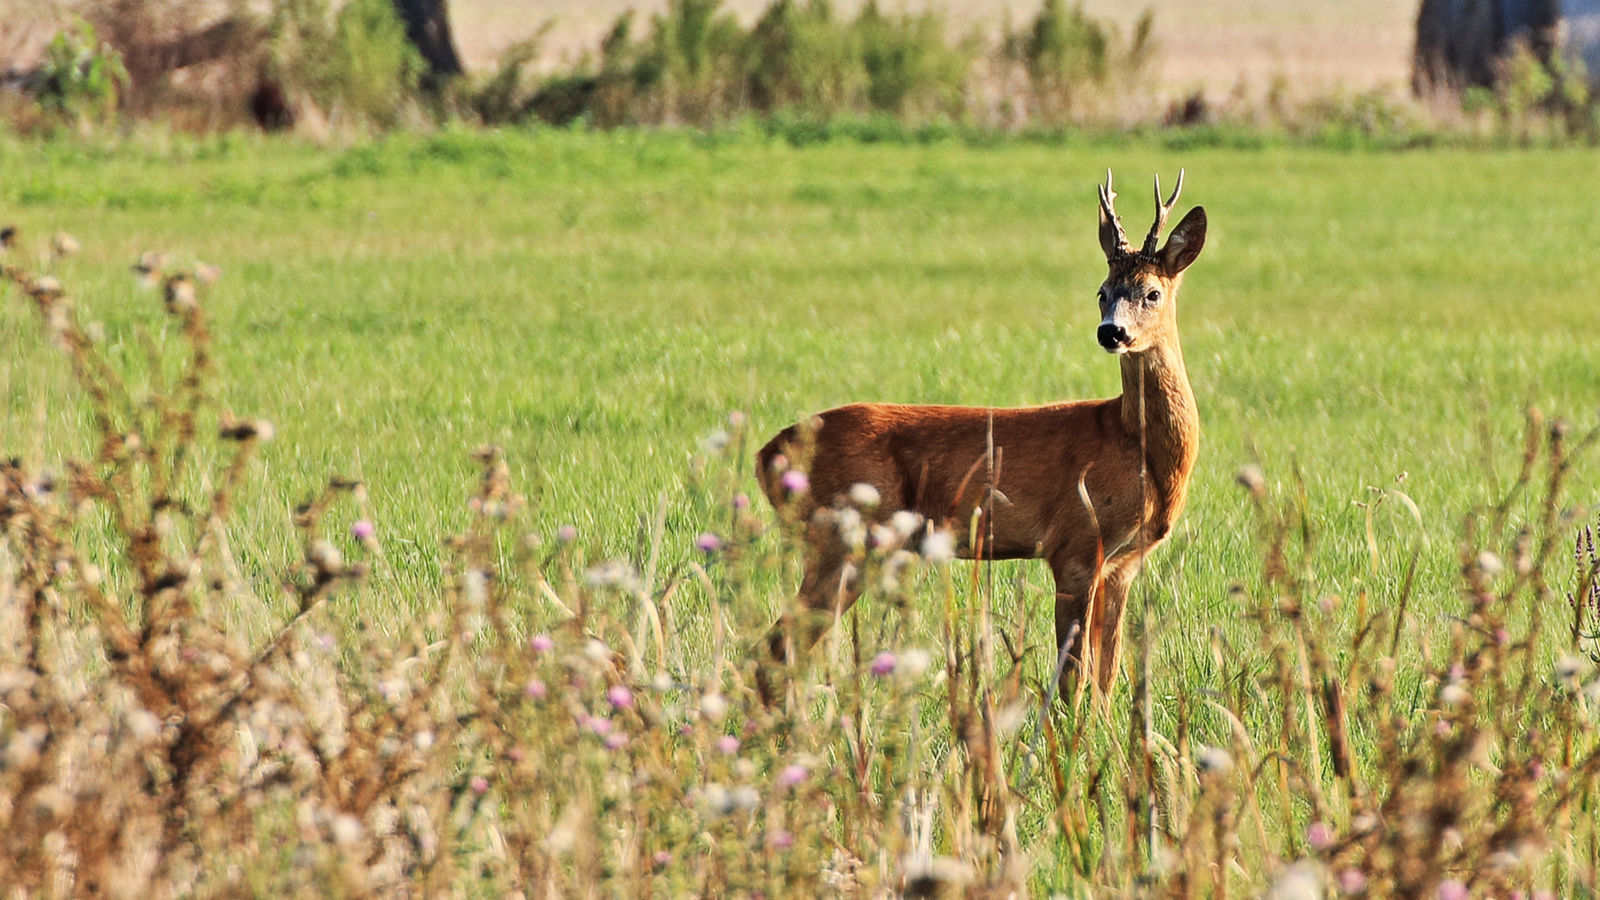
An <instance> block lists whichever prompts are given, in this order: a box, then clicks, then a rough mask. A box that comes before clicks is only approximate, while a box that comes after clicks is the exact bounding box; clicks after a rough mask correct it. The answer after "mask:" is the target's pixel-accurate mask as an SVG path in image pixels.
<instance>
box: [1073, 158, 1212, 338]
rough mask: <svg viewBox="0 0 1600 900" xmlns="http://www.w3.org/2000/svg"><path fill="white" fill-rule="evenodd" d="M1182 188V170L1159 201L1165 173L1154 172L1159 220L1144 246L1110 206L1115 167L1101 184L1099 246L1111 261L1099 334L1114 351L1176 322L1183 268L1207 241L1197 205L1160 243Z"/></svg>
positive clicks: (1103, 288) (1103, 291)
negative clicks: (1124, 228) (1136, 242)
mask: <svg viewBox="0 0 1600 900" xmlns="http://www.w3.org/2000/svg"><path fill="white" fill-rule="evenodd" d="M1182 190H1183V172H1182V171H1179V172H1178V184H1177V186H1175V187H1174V188H1173V189H1172V196H1170V197H1168V198H1167V202H1165V203H1162V202H1161V178H1160V176H1157V177H1156V221H1155V224H1154V225H1151V226H1150V234H1149V235H1148V236H1147V237H1146V238H1145V239H1144V246H1143V247H1141V248H1139V249H1137V250H1135V249H1134V247H1133V245H1132V244H1129V243H1128V236H1127V235H1126V234H1125V233H1123V231H1122V222H1121V221H1120V220H1119V219H1118V218H1117V211H1116V209H1115V208H1114V207H1113V206H1112V202H1113V201H1114V200H1116V198H1117V194H1116V192H1115V191H1113V190H1112V189H1111V171H1110V170H1109V169H1107V170H1106V183H1105V184H1104V185H1101V187H1100V247H1101V249H1103V250H1105V252H1106V265H1107V266H1109V267H1110V272H1109V274H1107V275H1106V280H1105V283H1104V284H1102V285H1100V316H1101V319H1100V329H1099V331H1098V332H1097V333H1096V335H1095V336H1096V337H1097V338H1098V339H1099V341H1100V346H1102V347H1104V348H1106V351H1107V352H1110V353H1117V354H1122V353H1138V352H1140V351H1141V350H1146V349H1148V348H1149V347H1150V346H1151V345H1152V344H1155V343H1158V342H1159V341H1161V340H1162V339H1164V338H1165V337H1167V336H1168V335H1169V334H1171V333H1174V332H1175V331H1176V329H1177V327H1178V320H1177V307H1176V304H1175V303H1174V301H1175V300H1176V299H1177V294H1178V285H1179V284H1180V283H1181V282H1182V280H1183V270H1184V269H1187V268H1189V264H1190V263H1193V262H1194V261H1195V259H1196V258H1198V257H1199V256H1200V248H1202V247H1204V246H1205V243H1206V211H1205V209H1204V207H1199V206H1196V207H1195V208H1194V209H1191V210H1189V213H1188V215H1186V216H1184V217H1183V221H1181V222H1179V223H1178V227H1176V228H1174V229H1172V236H1171V237H1169V238H1167V244H1166V246H1165V247H1161V248H1160V249H1159V250H1158V249H1156V245H1157V244H1158V243H1160V240H1161V229H1162V228H1164V227H1165V226H1166V224H1167V215H1168V214H1169V213H1171V212H1172V207H1173V204H1175V203H1177V202H1178V193H1179V192H1180V191H1182Z"/></svg>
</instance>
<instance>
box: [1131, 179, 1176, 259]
mask: <svg viewBox="0 0 1600 900" xmlns="http://www.w3.org/2000/svg"><path fill="white" fill-rule="evenodd" d="M1181 193H1183V170H1182V169H1179V170H1178V183H1177V184H1175V185H1173V186H1172V196H1170V197H1168V198H1167V202H1165V203H1162V202H1161V175H1160V173H1157V174H1156V221H1155V224H1154V225H1151V226H1150V234H1149V235H1148V236H1146V237H1145V239H1144V250H1143V251H1141V252H1142V253H1143V254H1144V255H1145V256H1154V255H1155V253H1156V244H1157V243H1158V242H1159V241H1160V240H1161V229H1163V228H1165V227H1167V216H1168V215H1171V213H1172V207H1173V206H1175V205H1177V203H1178V195H1179V194H1181Z"/></svg>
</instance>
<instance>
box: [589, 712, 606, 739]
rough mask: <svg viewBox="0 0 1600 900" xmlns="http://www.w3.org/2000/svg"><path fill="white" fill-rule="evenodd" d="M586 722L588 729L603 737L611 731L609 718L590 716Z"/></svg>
mask: <svg viewBox="0 0 1600 900" xmlns="http://www.w3.org/2000/svg"><path fill="white" fill-rule="evenodd" d="M587 724H588V726H589V730H590V731H592V732H594V733H595V734H598V735H600V736H601V737H605V736H606V735H608V734H610V733H611V720H610V719H603V718H601V717H599V716H590V717H589V721H588V723H587Z"/></svg>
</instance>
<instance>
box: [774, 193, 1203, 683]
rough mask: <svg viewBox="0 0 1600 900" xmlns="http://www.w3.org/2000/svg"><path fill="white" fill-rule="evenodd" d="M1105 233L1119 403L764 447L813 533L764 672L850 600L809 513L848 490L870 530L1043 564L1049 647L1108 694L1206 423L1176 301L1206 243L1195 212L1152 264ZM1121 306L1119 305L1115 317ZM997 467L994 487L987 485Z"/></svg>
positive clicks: (925, 419) (853, 586) (886, 410)
mask: <svg viewBox="0 0 1600 900" xmlns="http://www.w3.org/2000/svg"><path fill="white" fill-rule="evenodd" d="M1104 218H1105V217H1104V215H1102V219H1104ZM1113 223H1114V214H1113ZM1101 233H1102V241H1103V243H1106V248H1105V249H1106V253H1107V257H1108V259H1107V262H1108V266H1109V273H1108V277H1107V279H1106V282H1105V284H1104V285H1103V286H1102V289H1101V298H1102V300H1101V306H1102V313H1103V314H1106V315H1107V316H1108V319H1107V321H1111V318H1110V317H1111V316H1112V315H1116V316H1118V317H1120V318H1118V319H1117V321H1118V322H1125V323H1126V325H1127V331H1128V334H1129V336H1130V341H1129V343H1128V345H1127V346H1128V352H1126V353H1124V354H1123V355H1122V356H1121V359H1120V363H1121V367H1122V383H1123V393H1122V395H1121V396H1119V397H1114V398H1111V399H1108V400H1083V401H1075V402H1065V403H1052V404H1048V405H1044V406H1028V407H1020V408H1009V409H989V408H985V407H963V406H913V405H899V404H887V403H855V404H851V405H848V406H841V407H838V408H836V409H831V410H828V411H827V412H824V413H822V414H821V415H820V416H818V417H817V418H816V419H815V420H814V421H813V422H812V423H811V426H810V427H811V428H814V429H815V430H814V433H813V434H811V435H809V436H808V435H806V434H805V433H804V430H802V428H801V427H800V426H790V427H789V428H786V429H784V430H783V431H782V432H780V433H779V434H778V435H777V436H776V437H774V438H773V439H772V440H771V441H770V442H768V443H767V445H766V446H765V447H763V448H762V449H761V451H760V454H759V463H760V464H759V466H758V469H757V472H758V475H759V477H760V479H761V483H762V487H763V489H764V490H765V491H766V493H767V496H768V497H769V498H770V499H771V500H772V502H773V504H774V505H775V506H778V507H790V512H792V513H793V514H794V515H795V516H796V517H797V518H798V519H799V520H800V521H804V522H807V523H808V524H807V533H806V543H807V548H808V549H807V557H806V572H805V577H804V580H803V581H802V584H801V587H800V592H799V596H798V598H797V600H798V606H799V610H800V611H801V612H802V616H801V618H800V621H798V622H796V621H794V620H793V619H792V618H791V617H790V616H785V617H784V618H783V619H780V620H779V622H778V623H777V624H776V625H774V626H773V630H772V632H771V633H770V634H769V636H768V638H767V640H766V641H765V643H764V647H765V652H766V653H767V654H768V655H769V657H770V660H771V661H774V662H782V661H784V660H786V659H788V658H789V650H790V649H791V648H790V641H792V642H793V644H794V649H798V650H800V651H801V652H803V651H804V650H806V649H808V648H809V647H810V646H811V645H812V644H813V643H815V641H816V640H817V639H818V638H819V637H821V635H822V634H823V633H824V632H825V631H826V629H827V628H828V627H829V626H830V625H831V623H832V621H833V619H834V618H835V617H836V616H838V615H839V614H842V613H843V612H844V611H845V610H847V609H849V608H850V606H851V605H852V604H853V603H854V602H855V600H856V598H857V597H858V596H859V594H860V585H859V584H858V583H857V579H856V578H855V577H854V569H853V567H852V566H851V565H850V552H849V549H848V548H847V547H846V546H845V544H844V543H843V542H842V541H841V540H839V537H838V533H837V528H836V526H835V524H834V523H835V522H836V517H830V516H827V515H820V516H819V515H816V513H817V512H818V511H819V510H826V509H830V508H834V507H837V506H842V505H844V504H845V503H846V502H847V498H848V494H849V492H850V489H851V487H852V486H853V485H855V484H858V483H864V484H869V485H871V486H872V487H874V488H876V489H877V490H878V493H879V495H880V498H881V499H880V503H879V505H878V506H877V508H876V509H875V510H873V511H871V515H872V516H873V517H874V518H875V519H877V520H880V521H881V520H886V519H887V518H888V517H889V516H891V515H892V514H893V513H894V512H896V511H897V510H902V509H904V510H911V511H913V512H916V513H919V514H921V515H922V516H923V517H925V518H926V519H928V520H929V521H930V522H932V523H934V524H944V523H948V524H949V525H951V526H953V527H952V530H953V531H954V532H955V534H956V535H957V537H958V541H957V545H958V554H959V555H960V556H962V557H963V558H967V559H971V558H974V557H975V556H976V555H977V551H978V550H979V549H981V555H982V558H983V559H1028V558H1042V559H1044V560H1046V561H1047V563H1048V564H1049V566H1050V569H1051V572H1052V573H1053V574H1054V576H1055V581H1056V614H1055V618H1056V637H1057V645H1058V647H1059V646H1061V645H1062V644H1063V643H1064V642H1065V641H1067V639H1068V638H1069V637H1072V638H1073V647H1072V651H1071V657H1072V659H1073V661H1074V663H1075V664H1076V665H1077V666H1081V667H1082V668H1083V669H1085V670H1086V671H1087V672H1090V673H1092V674H1093V675H1094V676H1095V678H1094V680H1095V681H1096V682H1097V683H1098V685H1099V686H1100V688H1101V689H1102V690H1103V691H1108V690H1109V689H1110V688H1111V686H1112V685H1113V683H1114V682H1115V679H1116V674H1117V666H1118V655H1119V648H1120V642H1121V635H1122V618H1123V612H1124V605H1125V600H1126V598H1127V594H1128V587H1129V585H1130V583H1131V582H1132V580H1133V576H1134V575H1135V574H1136V573H1137V572H1138V570H1139V565H1140V563H1141V562H1142V561H1143V559H1144V557H1145V555H1146V554H1148V553H1149V552H1150V551H1151V550H1152V549H1154V548H1155V546H1157V545H1158V544H1159V543H1160V542H1161V541H1162V540H1163V539H1164V538H1165V537H1166V536H1167V535H1168V534H1169V533H1170V531H1171V529H1172V526H1173V524H1174V522H1176V521H1177V518H1178V514H1179V513H1180V512H1181V511H1182V510H1183V505H1184V499H1185V497H1186V495H1187V492H1188V485H1189V474H1190V472H1191V471H1192V469H1193V467H1194V461H1195V456H1196V453H1197V451H1198V447H1199V437H1200V421H1199V416H1198V413H1197V412H1196V409H1195V404H1194V395H1193V393H1192V392H1191V391H1190V388H1189V380H1188V376H1187V374H1186V372H1185V371H1184V366H1183V354H1182V351H1181V349H1180V347H1179V344H1178V330H1177V319H1176V310H1175V304H1174V302H1173V299H1174V298H1175V295H1176V293H1177V290H1178V288H1179V286H1180V283H1181V279H1182V272H1183V269H1184V268H1186V267H1187V266H1188V264H1189V263H1191V262H1193V260H1194V258H1195V257H1196V256H1198V255H1199V251H1200V247H1201V246H1202V245H1203V243H1204V237H1205V213H1204V211H1203V210H1200V209H1198V208H1196V209H1194V210H1191V211H1190V213H1189V215H1188V216H1186V217H1185V219H1184V221H1183V223H1181V224H1180V225H1179V226H1178V228H1176V229H1174V232H1173V237H1172V239H1171V240H1169V242H1168V244H1167V246H1166V247H1165V248H1163V250H1162V251H1161V252H1160V253H1157V254H1154V256H1153V257H1147V256H1144V255H1143V254H1142V253H1134V252H1133V251H1132V250H1131V248H1129V247H1128V246H1127V244H1126V242H1125V241H1123V240H1119V238H1120V236H1121V231H1120V227H1118V228H1117V229H1116V230H1115V232H1114V233H1110V234H1109V236H1108V230H1107V226H1106V223H1104V222H1103V223H1102V232H1101ZM1150 290H1159V291H1161V292H1162V294H1163V295H1164V300H1165V302H1159V303H1150V304H1145V303H1144V302H1143V298H1147V297H1148V295H1149V291H1150ZM1126 297H1133V298H1136V299H1135V300H1134V301H1129V300H1126V299H1125V298H1126ZM1117 302H1123V303H1125V304H1126V306H1125V307H1121V308H1114V307H1115V304H1116V303H1117ZM1108 310H1109V311H1108ZM1141 378H1142V380H1143V385H1144V404H1143V406H1144V410H1143V415H1144V421H1145V428H1144V431H1143V445H1144V447H1145V453H1144V455H1143V460H1142V462H1143V465H1141V453H1140V446H1141V433H1140V409H1139V407H1140V403H1139V387H1140V382H1141ZM991 417H992V423H993V447H994V457H993V462H992V463H991V462H990V457H989V449H988V448H989V446H990V436H989V435H990V423H991ZM805 430H810V429H809V428H808V429H805ZM807 453H809V455H810V489H809V490H808V491H807V492H805V493H802V494H800V495H798V496H795V497H789V496H787V492H786V491H785V489H784V488H783V486H782V484H781V480H780V476H781V474H782V473H781V471H780V470H779V468H777V467H776V466H775V463H782V462H783V461H782V460H779V459H778V457H779V455H780V454H784V455H785V456H786V458H787V459H789V460H797V459H799V458H801V457H804V456H805V454H807ZM991 466H992V470H993V472H994V474H995V475H996V476H997V477H991V474H990V472H991ZM991 480H993V481H994V482H995V483H994V485H993V487H994V489H995V494H994V495H993V499H992V501H991V499H990V494H989V488H990V481H991ZM1080 481H1081V482H1082V485H1083V492H1086V493H1087V496H1088V500H1089V503H1090V504H1092V510H1091V509H1090V507H1089V506H1086V505H1085V503H1084V500H1083V496H1082V494H1081V493H1080V488H1079V483H1080ZM979 507H982V508H984V509H985V511H986V514H989V515H992V517H993V518H992V523H991V522H990V521H989V520H987V519H985V520H984V521H983V523H982V527H981V529H980V533H981V534H983V535H984V536H985V539H986V537H987V535H988V534H990V533H992V534H993V540H992V544H990V545H988V546H982V547H981V548H974V547H972V546H968V541H967V540H966V535H967V534H968V533H969V530H968V523H969V522H970V519H971V516H972V515H973V511H974V509H975V508H979ZM991 509H992V512H989V510H991ZM1141 522H1142V523H1143V525H1144V528H1143V532H1142V534H1141V533H1140V523H1141ZM1096 525H1098V528H1097V527H1096ZM766 668H767V667H766V666H763V667H762V668H761V670H760V674H761V686H762V692H763V694H764V695H766V696H767V699H768V700H769V701H770V700H771V699H772V697H771V691H770V686H769V680H768V676H767V675H766ZM1072 668H1073V666H1070V665H1069V667H1068V669H1069V670H1071V669H1072ZM1069 674H1070V671H1069Z"/></svg>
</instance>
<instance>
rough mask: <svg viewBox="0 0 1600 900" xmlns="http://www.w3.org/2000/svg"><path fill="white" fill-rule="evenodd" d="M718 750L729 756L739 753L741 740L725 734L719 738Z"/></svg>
mask: <svg viewBox="0 0 1600 900" xmlns="http://www.w3.org/2000/svg"><path fill="white" fill-rule="evenodd" d="M717 749H718V750H720V751H721V752H722V753H723V754H725V755H727V756H732V755H734V754H735V753H738V752H739V739H738V738H736V737H734V736H733V735H731V734H725V735H723V736H722V737H719V738H717Z"/></svg>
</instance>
